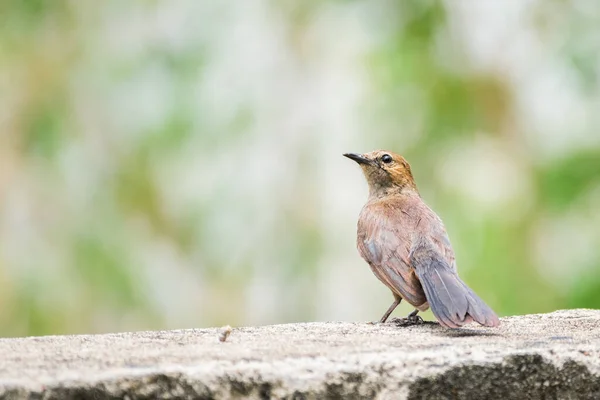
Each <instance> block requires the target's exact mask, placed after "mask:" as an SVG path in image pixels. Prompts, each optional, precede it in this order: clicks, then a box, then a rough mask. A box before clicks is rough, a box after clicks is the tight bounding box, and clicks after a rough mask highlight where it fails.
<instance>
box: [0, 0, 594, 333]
mask: <svg viewBox="0 0 600 400" xmlns="http://www.w3.org/2000/svg"><path fill="white" fill-rule="evenodd" d="M527 4H528V5H526V6H522V7H521V8H520V9H519V10H518V11H517V14H518V15H520V18H519V21H520V22H518V23H519V24H521V25H519V26H520V27H521V28H523V27H525V28H526V29H525V28H523V29H522V30H521V31H516V30H515V32H512V33H511V35H513V36H512V39H513V40H515V41H516V40H519V39H521V38H529V39H528V40H529V41H526V40H524V39H523V42H526V43H529V45H530V46H532V47H531V48H526V49H529V50H531V51H530V52H529V53H527V51H525V52H521V53H519V52H518V51H516V50H515V52H514V53H512V52H511V51H512V47H511V43H505V45H506V46H508V47H507V48H506V49H500V48H499V49H497V51H492V52H490V51H484V50H486V49H485V47H486V46H488V45H489V44H488V45H486V44H485V43H484V44H481V43H479V44H477V43H476V42H477V40H476V38H478V37H479V35H481V34H482V33H481V31H476V30H475V28H477V26H478V25H477V24H476V23H475V22H476V21H477V20H478V19H481V18H492V19H494V18H495V19H499V20H503V19H506V21H507V22H506V23H507V24H509V22H510V21H511V19H510V18H509V15H513V14H514V13H515V11H514V6H513V5H509V4H506V5H504V6H502V5H501V4H500V3H498V4H496V5H495V8H493V7H492V8H493V9H492V8H490V9H486V6H481V5H480V6H478V7H475V4H471V6H473V7H470V6H469V2H468V1H466V2H456V3H454V2H440V1H416V0H415V1H412V0H411V1H402V2H389V1H374V2H370V3H369V4H364V3H361V2H340V1H333V0H332V1H310V2H309V1H302V0H288V1H283V2H272V1H266V0H265V1H262V0H256V1H252V2H246V3H244V5H240V3H236V2H233V1H229V2H227V1H225V2H210V1H201V2H195V1H191V0H189V1H181V2H167V1H152V2H143V1H139V2H132V3H127V4H125V3H120V2H100V3H90V2H75V1H66V0H63V1H59V0H57V1H52V2H45V1H39V0H35V1H34V0H31V1H10V0H8V1H3V2H1V3H0V15H1V17H0V18H1V19H2V20H3V23H2V24H0V67H1V68H2V70H3V74H2V75H3V77H2V78H0V93H1V97H0V101H1V102H2V107H1V108H2V111H0V121H2V132H1V133H0V140H1V142H0V145H1V146H0V334H2V335H31V334H58V333H75V332H102V331H111V330H125V329H157V328H174V327H185V326H206V325H215V324H225V323H228V324H232V325H236V324H257V323H277V322H288V321H297V320H315V319H342V318H349V319H367V318H371V319H374V318H376V317H378V316H379V314H380V313H381V312H383V310H384V309H385V307H387V305H388V304H387V303H388V302H389V300H390V299H391V298H390V296H389V295H388V294H387V293H386V289H384V288H383V287H382V286H381V285H380V284H379V283H378V282H376V280H375V278H374V277H372V276H370V272H369V271H368V268H367V267H366V266H365V265H364V264H363V263H362V261H361V260H360V259H359V258H358V256H357V254H356V252H355V250H354V237H353V234H354V232H353V230H354V227H355V225H354V223H355V220H356V216H357V213H358V208H359V207H360V204H361V203H362V202H363V201H364V195H365V193H364V190H365V188H364V186H359V182H361V181H360V180H359V179H360V176H359V172H358V171H357V170H356V169H355V168H353V166H352V165H349V164H346V163H345V162H344V160H342V159H341V157H340V156H339V155H340V154H341V153H343V152H346V151H360V150H361V149H364V150H365V151H367V150H372V149H374V148H389V149H392V150H395V151H398V152H402V153H403V154H404V155H405V156H406V157H407V158H408V159H409V161H411V163H412V165H413V171H415V175H416V178H417V183H418V184H419V187H420V190H421V192H422V194H423V197H424V198H425V199H426V200H427V202H428V203H429V204H430V205H431V206H432V207H433V208H434V209H435V210H436V211H438V213H439V214H440V215H441V216H442V218H443V219H444V221H445V223H446V225H447V228H448V231H449V233H450V237H451V239H452V241H453V243H454V246H455V249H456V252H457V255H458V261H459V268H460V269H461V275H462V276H463V277H464V279H465V280H466V281H467V282H469V284H470V285H471V286H472V287H473V288H474V289H475V290H476V291H477V292H478V293H481V294H482V297H484V298H485V299H486V300H487V301H488V302H489V303H490V305H491V306H492V307H493V308H494V309H496V310H497V311H498V312H499V314H501V315H510V314H520V313H532V312H547V311H552V310H555V309H559V308H565V307H593V308H597V307H600V273H599V272H600V250H599V249H600V230H599V229H598V226H600V225H599V224H600V213H599V211H598V210H600V208H598V204H599V203H600V140H599V139H598V138H599V137H600V136H599V134H598V133H597V132H596V131H597V130H598V128H599V127H600V119H599V117H598V116H597V115H596V114H597V112H596V111H595V106H596V105H597V104H598V99H599V97H598V94H599V90H598V89H599V88H598V79H597V74H598V67H597V56H596V54H598V52H597V50H599V49H597V48H596V47H597V44H595V42H594V40H593V37H594V35H595V28H594V27H595V26H597V25H596V23H597V22H599V21H597V20H595V19H594V17H593V16H590V15H600V14H598V13H596V14H593V13H589V12H584V11H585V10H588V9H590V8H597V7H598V6H596V5H595V3H593V2H592V0H589V1H580V2H577V4H578V5H579V7H576V8H575V9H574V10H577V11H574V10H571V9H570V7H569V5H567V4H566V3H564V2H558V1H557V2H542V1H537V2H528V3H527ZM582 10H584V11H582ZM588 11H589V10H588ZM511 13H512V14H511ZM490 16H491V17H490ZM512 21H513V22H512V23H513V24H515V22H514V20H512ZM499 26H500V25H498V24H496V25H493V26H490V27H489V31H490V32H492V34H490V35H491V37H492V39H493V37H494V35H493V32H495V31H494V30H496V31H500V33H498V34H497V35H496V36H495V37H501V36H502V35H503V34H506V32H504V33H503V32H502V31H501V28H499ZM575 28H576V29H575ZM556 31H560V32H564V35H557V34H556V33H555V32H556ZM484 33H485V32H484ZM531 37H534V38H537V41H535V40H531V39H530V38H531ZM492 42H493V40H492ZM492 42H489V43H492ZM519 42H520V40H519ZM532 43H533V44H532ZM474 46H475V47H477V46H479V47H480V49H479V51H480V53H481V54H484V56H474V55H473V54H474V52H476V51H475V50H473V48H474ZM482 46H483V48H481V47H482ZM514 48H518V45H517V44H515V45H514ZM532 49H533V50H535V51H533V50H532ZM531 53H534V54H535V55H534V56H532V57H528V56H527V54H531ZM478 57H479V58H478ZM486 57H487V58H486ZM481 59H483V60H484V61H481ZM478 60H479V61H478ZM542 78H544V79H547V81H548V82H550V83H548V82H547V81H543V80H542ZM538 79H539V80H540V82H541V83H538V81H537V80H538ZM557 82H558V83H557ZM548 87H549V89H548ZM540 88H542V89H544V90H542V89H540ZM567 95H568V96H569V97H568V99H570V100H572V101H571V102H569V104H567V105H569V107H568V108H567V106H566V105H565V104H566V101H561V99H562V98H565V97H567ZM573 102H576V105H573V106H570V103H573ZM536 110H537V111H536ZM539 110H541V111H539ZM544 110H554V111H544ZM544 112H546V114H544ZM557 115H559V116H560V118H559V117H557ZM545 116H549V117H552V118H554V119H552V121H554V122H553V123H548V122H545V121H546V119H547V118H545ZM349 147H352V148H349ZM361 196H362V197H361ZM408 310H409V308H408V307H406V306H405V308H404V309H403V311H408ZM429 316H430V314H429Z"/></svg>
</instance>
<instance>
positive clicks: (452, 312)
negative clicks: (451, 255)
mask: <svg viewBox="0 0 600 400" xmlns="http://www.w3.org/2000/svg"><path fill="white" fill-rule="evenodd" d="M440 250H442V251H443V249H440V247H439V242H438V241H435V240H432V238H431V237H427V236H423V237H420V238H418V239H417V240H416V241H415V242H414V243H413V247H412V249H411V250H410V256H409V258H410V265H411V266H412V267H413V268H414V270H415V272H416V274H417V276H418V277H419V281H420V282H421V285H422V287H423V290H424V291H425V296H426V297H427V301H428V302H429V306H430V307H431V311H432V312H433V315H435V317H436V318H437V320H438V321H439V322H440V323H441V324H442V325H444V326H447V327H449V328H457V327H460V326H462V325H464V324H466V323H468V322H470V321H472V320H475V321H476V322H478V323H480V324H481V325H484V326H497V325H498V323H499V321H498V317H497V316H496V314H495V313H494V311H492V309H491V308H490V307H488V305H487V304H485V303H484V301H483V300H481V299H480V298H479V297H478V296H477V295H476V294H475V293H474V292H473V291H472V290H471V288H469V287H468V286H467V285H466V284H465V283H464V282H463V281H462V280H461V279H460V277H459V276H458V274H457V273H456V269H455V267H453V266H452V265H451V264H450V263H449V262H448V260H447V257H446V255H445V254H443V253H442V252H441V251H440Z"/></svg>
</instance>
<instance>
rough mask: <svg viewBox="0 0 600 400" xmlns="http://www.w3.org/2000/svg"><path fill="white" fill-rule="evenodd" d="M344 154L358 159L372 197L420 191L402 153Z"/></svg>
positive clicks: (381, 151)
mask: <svg viewBox="0 0 600 400" xmlns="http://www.w3.org/2000/svg"><path fill="white" fill-rule="evenodd" d="M344 156H345V157H348V158H349V159H351V160H354V161H356V162H357V163H358V165H360V167H361V168H362V170H363V173H364V174H365V177H366V178H367V183H368V184H369V192H370V196H371V197H384V196H387V195H391V194H398V193H418V191H417V185H416V184H415V181H414V179H413V176H412V172H411V170H410V165H409V164H408V162H407V161H406V160H405V159H404V157H402V156H401V155H399V154H394V153H392V152H390V151H384V150H376V151H372V152H370V153H365V154H357V153H346V154H344Z"/></svg>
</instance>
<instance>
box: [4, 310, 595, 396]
mask: <svg viewBox="0 0 600 400" xmlns="http://www.w3.org/2000/svg"><path fill="white" fill-rule="evenodd" d="M219 336H221V337H222V336H223V335H221V331H220V329H218V328H215V329H191V330H178V331H168V332H136V333H119V334H108V335H84V336H48V337H31V338H20V339H1V340H0V398H6V399H21V398H33V399H88V398H89V399H115V398H130V399H155V398H159V399H160V398H162V399H173V398H190V399H192V398H197V399H221V398H223V399H232V398H259V399H269V398H286V399H341V398H350V399H354V398H364V399H372V398H378V399H600V311H597V310H570V311H558V312H554V313H551V314H541V315H526V316H515V317H509V318H503V319H502V322H501V326H500V328H498V329H488V328H481V327H478V326H474V325H469V326H468V327H467V328H463V329H455V330H449V329H444V328H442V327H440V326H439V325H437V324H434V323H425V324H422V325H417V326H409V327H400V326H397V325H396V324H394V323H387V324H382V325H371V324H368V323H341V322H331V323H307V324H289V325H275V326H264V327H253V328H233V329H232V331H231V334H230V335H229V337H228V338H227V340H226V341H225V342H220V341H219Z"/></svg>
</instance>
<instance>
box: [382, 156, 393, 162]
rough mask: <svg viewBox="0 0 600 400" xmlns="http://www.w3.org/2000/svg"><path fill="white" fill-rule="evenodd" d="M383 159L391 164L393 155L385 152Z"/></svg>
mask: <svg viewBox="0 0 600 400" xmlns="http://www.w3.org/2000/svg"><path fill="white" fill-rule="evenodd" d="M381 161H383V162H384V163H386V164H389V163H391V162H392V156H390V155H389V154H384V155H383V156H381Z"/></svg>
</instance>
